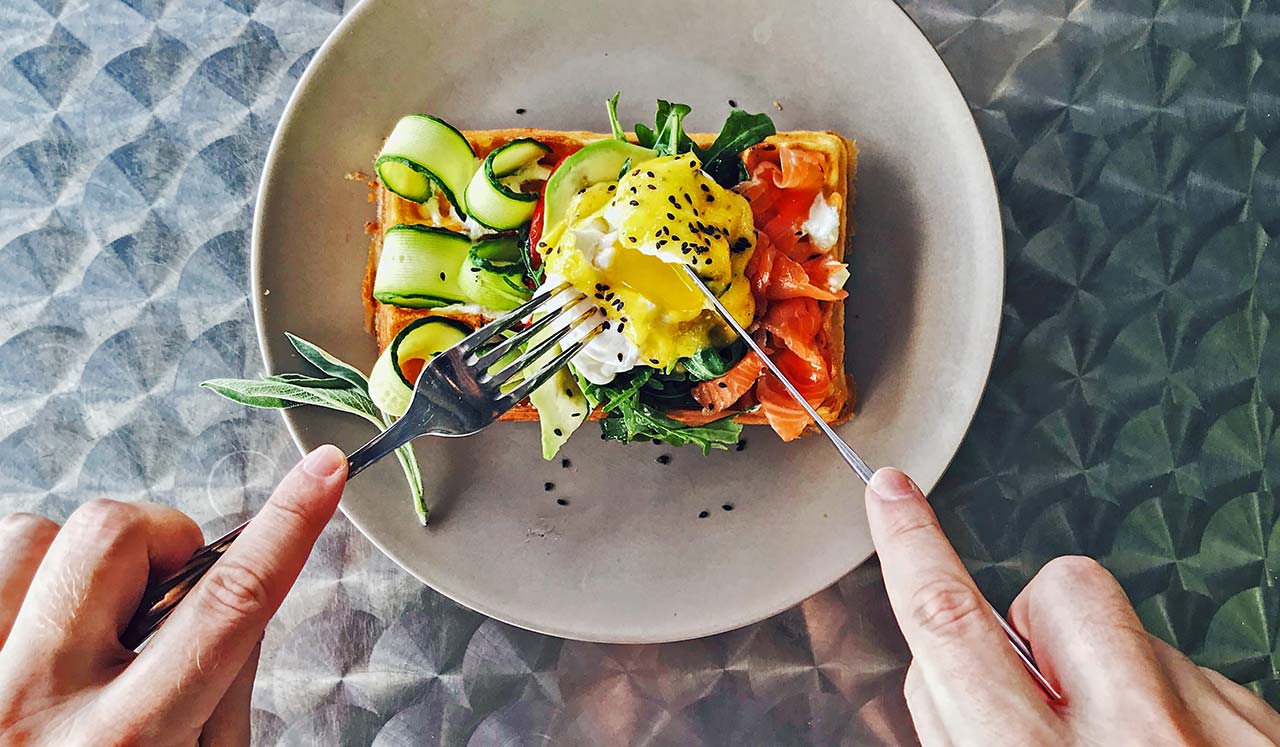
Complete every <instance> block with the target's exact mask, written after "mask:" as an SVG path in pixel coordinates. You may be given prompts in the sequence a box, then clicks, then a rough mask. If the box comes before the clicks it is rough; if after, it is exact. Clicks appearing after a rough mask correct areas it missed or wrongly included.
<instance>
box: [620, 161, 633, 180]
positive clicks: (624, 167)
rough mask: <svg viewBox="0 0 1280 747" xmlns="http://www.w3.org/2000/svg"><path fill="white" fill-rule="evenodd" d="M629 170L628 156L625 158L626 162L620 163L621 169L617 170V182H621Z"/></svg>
mask: <svg viewBox="0 0 1280 747" xmlns="http://www.w3.org/2000/svg"><path fill="white" fill-rule="evenodd" d="M629 168H631V157H630V156H628V157H627V160H625V161H623V162H622V168H620V169H618V180H619V181H621V180H622V177H624V176H626V175H627V169H629Z"/></svg>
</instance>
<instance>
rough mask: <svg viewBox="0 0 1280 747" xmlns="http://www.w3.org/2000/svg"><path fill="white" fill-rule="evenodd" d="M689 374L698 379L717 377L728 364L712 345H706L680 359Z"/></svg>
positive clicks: (705, 379)
mask: <svg viewBox="0 0 1280 747" xmlns="http://www.w3.org/2000/svg"><path fill="white" fill-rule="evenodd" d="M680 362H681V363H683V364H684V368H685V370H686V371H688V372H689V376H690V377H691V378H693V379H696V380H698V381H709V380H711V379H718V378H720V377H721V376H724V375H725V373H727V372H728V370H729V366H730V364H729V363H727V362H726V361H725V359H724V358H723V357H722V356H721V355H720V352H719V351H718V350H716V349H715V348H712V347H706V348H703V349H702V350H699V351H698V352H696V353H694V354H693V355H691V356H689V357H688V358H684V359H682V360H681V361H680Z"/></svg>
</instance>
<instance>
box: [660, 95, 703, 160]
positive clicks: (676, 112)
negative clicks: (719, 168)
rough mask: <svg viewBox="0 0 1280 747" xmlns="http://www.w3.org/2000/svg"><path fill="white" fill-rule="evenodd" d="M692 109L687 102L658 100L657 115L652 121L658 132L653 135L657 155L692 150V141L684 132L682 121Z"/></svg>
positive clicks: (668, 154)
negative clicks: (676, 102) (677, 102)
mask: <svg viewBox="0 0 1280 747" xmlns="http://www.w3.org/2000/svg"><path fill="white" fill-rule="evenodd" d="M691 111H693V110H692V109H690V108H689V105H688V104H673V103H671V102H669V101H662V100H661V99H659V100H658V116H657V121H656V122H655V123H654V124H655V125H656V126H657V127H658V134H657V135H656V136H655V137H654V144H653V150H654V152H655V153H657V154H658V155H659V156H670V155H674V154H677V153H687V152H689V151H690V150H693V147H694V146H693V141H692V140H690V139H689V136H688V135H686V134H685V132H684V127H683V126H682V122H683V121H684V118H685V116H686V115H687V114H688V113H689V112H691Z"/></svg>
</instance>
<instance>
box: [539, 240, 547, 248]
mask: <svg viewBox="0 0 1280 747" xmlns="http://www.w3.org/2000/svg"><path fill="white" fill-rule="evenodd" d="M546 245H547V242H545V241H539V242H538V248H539V249H542V248H544V247H546Z"/></svg>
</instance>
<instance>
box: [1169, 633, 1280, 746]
mask: <svg viewBox="0 0 1280 747" xmlns="http://www.w3.org/2000/svg"><path fill="white" fill-rule="evenodd" d="M1150 643H1151V648H1152V650H1153V651H1154V652H1155V655H1156V660H1157V661H1159V662H1160V666H1161V667H1162V668H1163V669H1164V671H1165V673H1166V674H1167V675H1168V676H1169V679H1170V681H1172V682H1173V686H1174V689H1175V690H1176V691H1177V694H1178V697H1179V699H1180V700H1181V701H1182V702H1183V703H1184V704H1186V707H1187V708H1188V709H1190V710H1191V712H1192V713H1193V714H1194V715H1195V717H1196V719H1197V720H1198V721H1199V727H1200V732H1201V733H1202V734H1206V735H1208V734H1212V735H1214V736H1215V737H1217V738H1219V739H1222V738H1224V737H1229V738H1230V744H1232V745H1238V746H1239V747H1271V746H1272V745H1276V744H1280V724H1277V723H1276V722H1277V720H1280V717H1277V716H1276V712H1275V711H1273V710H1271V708H1270V707H1269V706H1267V704H1266V703H1263V702H1262V700H1261V699H1259V698H1258V697H1257V696H1255V695H1254V694H1253V693H1251V692H1249V691H1248V690H1246V689H1245V688H1243V687H1240V686H1239V685H1237V684H1236V683H1234V682H1232V681H1231V680H1228V679H1227V678H1226V677H1223V676H1222V675H1220V674H1218V673H1217V672H1214V671H1213V670H1211V669H1202V668H1201V667H1198V666H1196V665H1195V663H1194V662H1192V661H1191V660H1190V659H1188V658H1187V657H1185V656H1183V655H1182V652H1181V651H1178V650H1177V649H1175V648H1174V647H1173V646H1170V645H1169V644H1168V643H1165V642H1164V641H1162V640H1160V639H1159V638H1156V637H1154V636H1152V637H1151V638H1150ZM1215 677H1216V678H1218V679H1220V680H1221V683H1217V682H1214V678H1215ZM1220 684H1221V685H1224V686H1223V687H1220ZM1228 693H1229V694H1228ZM1259 706H1260V708H1259Z"/></svg>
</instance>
